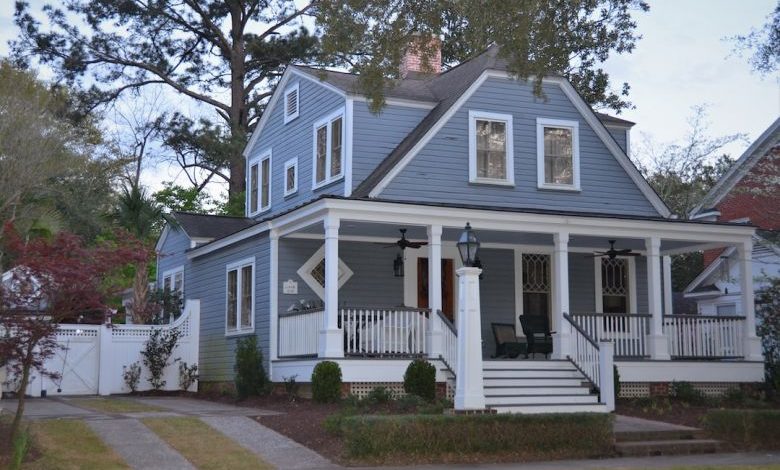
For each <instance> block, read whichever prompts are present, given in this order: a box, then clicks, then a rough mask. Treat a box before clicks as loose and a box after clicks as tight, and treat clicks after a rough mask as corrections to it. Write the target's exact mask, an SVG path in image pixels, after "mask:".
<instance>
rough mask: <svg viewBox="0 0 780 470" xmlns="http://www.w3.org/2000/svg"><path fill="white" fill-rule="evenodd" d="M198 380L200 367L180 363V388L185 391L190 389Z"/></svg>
mask: <svg viewBox="0 0 780 470" xmlns="http://www.w3.org/2000/svg"><path fill="white" fill-rule="evenodd" d="M196 380H198V365H197V364H193V365H191V366H188V365H187V363H186V362H180V363H179V388H181V389H182V390H183V391H185V392H186V391H187V390H189V389H190V387H191V386H192V384H194V383H195V381H196Z"/></svg>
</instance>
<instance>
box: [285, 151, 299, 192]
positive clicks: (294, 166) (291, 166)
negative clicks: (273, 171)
mask: <svg viewBox="0 0 780 470" xmlns="http://www.w3.org/2000/svg"><path fill="white" fill-rule="evenodd" d="M297 191H298V159H297V158H291V159H289V160H287V161H286V162H284V195H285V196H289V195H290V194H295V193H296V192H297Z"/></svg>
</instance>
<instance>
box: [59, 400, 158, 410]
mask: <svg viewBox="0 0 780 470" xmlns="http://www.w3.org/2000/svg"><path fill="white" fill-rule="evenodd" d="M67 403H69V404H72V405H74V406H79V407H81V408H87V409H90V410H93V411H98V412H101V413H142V412H146V411H161V410H162V409H161V408H158V407H156V406H151V405H147V404H145V403H141V402H139V401H136V400H131V399H127V398H71V399H69V400H67Z"/></svg>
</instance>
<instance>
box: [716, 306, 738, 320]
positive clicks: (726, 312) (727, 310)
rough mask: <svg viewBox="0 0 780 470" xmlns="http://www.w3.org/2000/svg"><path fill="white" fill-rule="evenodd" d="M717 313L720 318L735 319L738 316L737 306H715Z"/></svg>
mask: <svg viewBox="0 0 780 470" xmlns="http://www.w3.org/2000/svg"><path fill="white" fill-rule="evenodd" d="M715 313H717V314H718V316H719V317H722V316H728V317H733V316H736V314H737V304H720V305H716V306H715Z"/></svg>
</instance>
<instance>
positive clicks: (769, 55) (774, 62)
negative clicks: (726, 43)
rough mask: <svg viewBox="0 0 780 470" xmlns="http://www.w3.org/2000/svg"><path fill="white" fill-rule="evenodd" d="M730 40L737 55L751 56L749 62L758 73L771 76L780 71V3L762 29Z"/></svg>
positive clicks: (779, 2) (768, 16)
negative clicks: (745, 53)
mask: <svg viewBox="0 0 780 470" xmlns="http://www.w3.org/2000/svg"><path fill="white" fill-rule="evenodd" d="M730 39H731V40H732V41H734V43H735V50H736V52H737V53H739V54H742V53H744V52H747V53H749V54H751V56H750V58H749V59H748V60H749V61H750V66H751V67H752V68H753V70H755V71H756V72H759V73H761V74H765V75H769V74H773V73H776V72H777V71H778V70H780V1H778V2H777V5H776V6H775V9H774V11H772V12H771V13H770V14H769V15H767V21H766V23H764V25H763V26H762V27H761V28H759V29H753V30H751V31H750V32H749V33H748V34H745V35H739V36H734V37H732V38H730Z"/></svg>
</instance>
